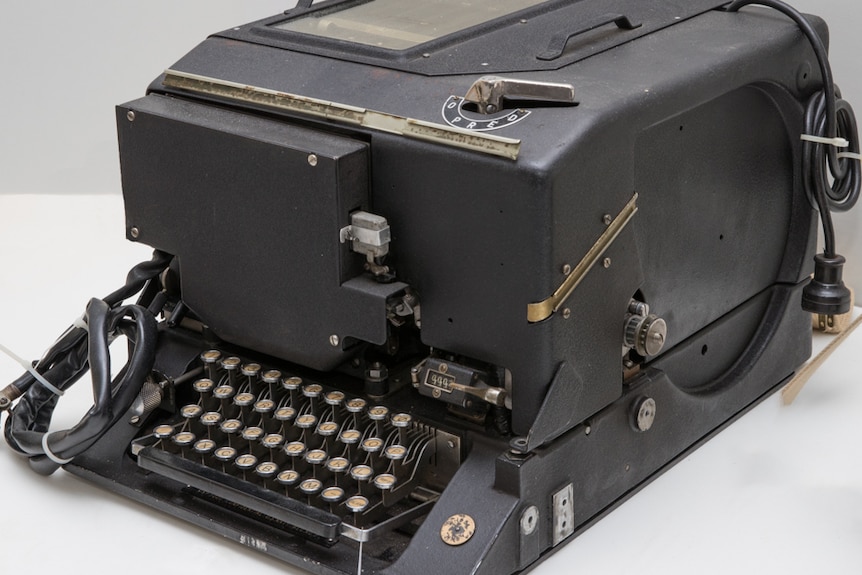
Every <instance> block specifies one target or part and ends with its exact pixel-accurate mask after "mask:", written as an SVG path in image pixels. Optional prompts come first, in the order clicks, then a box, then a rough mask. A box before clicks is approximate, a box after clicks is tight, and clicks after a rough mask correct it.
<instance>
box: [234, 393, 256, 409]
mask: <svg viewBox="0 0 862 575" xmlns="http://www.w3.org/2000/svg"><path fill="white" fill-rule="evenodd" d="M255 399H257V397H255V395H254V394H253V393H238V394H236V397H234V398H233V403H234V405H238V406H240V407H248V406H250V405H252V404H254V400H255Z"/></svg>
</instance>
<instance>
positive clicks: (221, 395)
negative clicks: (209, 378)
mask: <svg viewBox="0 0 862 575" xmlns="http://www.w3.org/2000/svg"><path fill="white" fill-rule="evenodd" d="M235 392H236V390H235V389H234V388H233V386H231V385H220V386H218V387H217V388H215V389H214V390H213V396H214V397H216V398H218V399H230V398H231V397H233V395H234V393H235Z"/></svg>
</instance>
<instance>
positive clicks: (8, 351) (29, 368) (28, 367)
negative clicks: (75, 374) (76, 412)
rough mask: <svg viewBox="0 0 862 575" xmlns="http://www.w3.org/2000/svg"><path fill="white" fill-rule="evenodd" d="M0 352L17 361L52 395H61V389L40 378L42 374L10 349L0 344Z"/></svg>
mask: <svg viewBox="0 0 862 575" xmlns="http://www.w3.org/2000/svg"><path fill="white" fill-rule="evenodd" d="M0 351H2V352H3V353H5V354H6V355H8V356H9V357H11V358H12V359H14V360H15V361H17V362H18V363H19V364H21V367H23V368H24V369H26V370H27V371H28V372H30V375H32V376H33V377H34V378H35V379H36V381H38V382H39V383H41V384H42V385H43V386H44V387H45V388H46V389H48V390H49V391H51V392H52V393H53V394H54V395H58V396H62V395H63V390H62V389H60V388H58V387H56V386H54V385H53V384H52V383H51V382H50V381H48V380H47V379H45V378H44V377H42V374H41V373H39V372H38V371H36V369H35V368H34V367H33V366H32V365H31V364H30V362H28V361H27V360H26V359H24V358H22V357H20V356H18V355H16V354H15V352H13V351H12V350H11V349H9V348H8V347H6V346H5V345H3V344H2V343H0Z"/></svg>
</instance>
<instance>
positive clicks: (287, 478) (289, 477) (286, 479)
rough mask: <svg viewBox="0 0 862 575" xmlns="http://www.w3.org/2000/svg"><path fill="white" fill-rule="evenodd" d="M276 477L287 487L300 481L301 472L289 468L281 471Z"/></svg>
mask: <svg viewBox="0 0 862 575" xmlns="http://www.w3.org/2000/svg"><path fill="white" fill-rule="evenodd" d="M275 479H276V481H278V482H279V483H281V484H282V485H284V486H285V487H290V486H292V485H296V484H297V483H299V473H297V472H296V471H294V470H293V469H287V470H285V471H282V472H281V473H279V474H278V477H276V478H275Z"/></svg>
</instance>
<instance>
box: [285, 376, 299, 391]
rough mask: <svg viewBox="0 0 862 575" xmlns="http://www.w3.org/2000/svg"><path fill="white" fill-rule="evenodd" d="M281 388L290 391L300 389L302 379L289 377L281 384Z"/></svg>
mask: <svg viewBox="0 0 862 575" xmlns="http://www.w3.org/2000/svg"><path fill="white" fill-rule="evenodd" d="M281 386H282V387H283V388H284V389H286V390H288V391H291V390H294V389H299V388H300V387H301V386H302V378H301V377H288V378H287V379H285V380H284V381H283V382H281Z"/></svg>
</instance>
